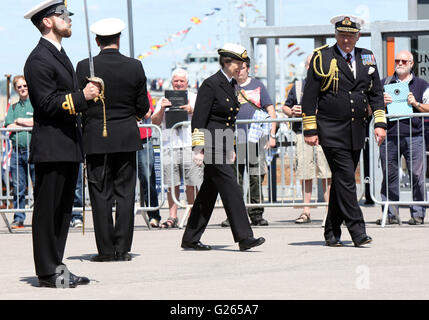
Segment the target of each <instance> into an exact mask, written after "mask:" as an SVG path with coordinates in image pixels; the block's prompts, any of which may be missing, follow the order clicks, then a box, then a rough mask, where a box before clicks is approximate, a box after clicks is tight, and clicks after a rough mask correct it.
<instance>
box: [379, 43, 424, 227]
mask: <svg viewBox="0 0 429 320" xmlns="http://www.w3.org/2000/svg"><path fill="white" fill-rule="evenodd" d="M413 65H414V59H413V55H412V54H411V52H409V51H406V50H403V51H400V52H399V53H398V54H397V55H396V57H395V74H394V75H393V76H391V77H387V78H385V79H383V80H382V83H383V84H385V85H386V84H391V83H400V82H405V83H407V84H408V87H409V90H410V92H409V94H408V104H409V105H410V106H412V107H413V113H418V112H429V89H428V86H429V84H428V83H427V82H426V81H425V80H423V79H420V78H417V77H416V76H415V75H414V72H412V68H413ZM392 101H393V100H392V97H391V96H390V95H389V94H388V93H386V92H385V93H384V104H385V105H388V104H389V103H392ZM410 124H411V128H410ZM398 127H399V128H398ZM398 136H399V139H398ZM386 149H387V150H386ZM398 151H399V152H398ZM424 151H425V144H424V139H423V129H422V118H421V117H414V118H411V122H410V119H401V120H399V121H397V120H396V119H391V120H390V121H388V124H387V138H386V141H385V142H384V143H383V144H382V145H381V147H380V156H381V166H382V169H383V183H382V184H381V197H382V199H383V201H386V199H387V198H389V200H390V201H399V177H398V157H399V159H401V156H404V158H405V160H406V163H407V168H408V172H410V177H412V179H411V181H412V183H413V189H412V190H413V200H414V201H424V200H425V166H424V159H425V153H424ZM386 154H387V164H388V165H387V169H386ZM386 170H387V171H386ZM387 173H388V178H387V176H386V175H387ZM387 180H388V183H389V185H388V190H387ZM393 207H396V212H397V210H398V206H389V208H388V218H387V221H386V224H398V223H399V221H398V219H397V217H396V215H395V214H394V210H393V209H394V208H393ZM425 213H426V207H425V206H421V205H412V206H410V214H411V219H410V220H409V221H408V224H411V225H416V224H423V223H424V218H425ZM376 223H377V224H379V225H380V224H381V219H378V220H377V221H376Z"/></svg>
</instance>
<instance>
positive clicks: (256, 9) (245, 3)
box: [235, 1, 266, 23]
mask: <svg viewBox="0 0 429 320" xmlns="http://www.w3.org/2000/svg"><path fill="white" fill-rule="evenodd" d="M235 7H236V8H237V9H245V8H246V7H247V8H250V9H252V11H254V12H256V13H257V14H258V15H257V16H256V18H255V20H254V21H253V22H254V23H255V22H256V20H258V19H262V20H264V21H265V20H266V17H265V16H264V15H263V14H262V11H261V10H259V9H258V8H256V6H255V5H254V4H253V3H249V2H246V1H245V2H243V3H242V4H240V5H238V4H237V5H236V6H235Z"/></svg>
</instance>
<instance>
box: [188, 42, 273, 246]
mask: <svg viewBox="0 0 429 320" xmlns="http://www.w3.org/2000/svg"><path fill="white" fill-rule="evenodd" d="M218 53H219V55H220V59H219V62H220V64H221V66H222V68H221V70H219V71H218V72H217V73H215V74H214V75H212V76H211V77H209V78H207V79H206V80H204V82H203V83H202V85H201V87H200V89H199V91H198V95H197V100H196V102H195V109H194V115H193V117H192V121H191V128H192V148H193V152H194V161H195V162H196V163H197V164H198V165H200V166H202V165H203V162H204V180H203V183H202V185H201V187H200V191H199V192H198V194H197V197H196V199H195V202H194V205H193V207H192V210H191V213H190V216H189V219H188V223H187V225H186V230H185V233H184V234H183V238H182V245H181V246H182V248H183V249H191V250H210V249H211V247H210V246H209V245H205V244H203V243H202V242H201V241H200V238H201V236H202V234H203V232H204V230H205V228H206V227H207V224H208V222H209V220H210V217H211V215H212V213H213V208H214V205H215V203H216V199H217V197H218V195H220V197H221V199H222V203H223V206H224V208H225V212H226V215H227V217H228V220H229V223H230V226H231V231H232V234H233V237H234V241H235V242H238V245H239V249H240V250H241V251H244V250H248V249H250V248H253V247H256V246H259V245H261V244H263V243H264V242H265V239H264V238H262V237H261V238H254V237H253V231H252V228H251V227H250V223H249V219H248V218H247V212H246V207H245V204H244V201H243V194H242V191H241V187H240V185H239V184H238V182H237V178H236V175H235V174H234V169H233V163H234V159H235V152H234V145H233V141H234V131H235V119H236V118H237V113H238V111H239V110H240V102H239V101H238V98H237V90H238V87H237V80H236V79H237V78H238V75H239V73H240V69H241V68H242V66H243V63H244V62H245V61H246V59H247V58H248V57H247V51H246V49H245V48H243V47H242V46H240V45H236V44H225V45H224V46H223V48H221V49H219V50H218ZM225 140H226V142H224V141H225Z"/></svg>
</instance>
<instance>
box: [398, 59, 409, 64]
mask: <svg viewBox="0 0 429 320" xmlns="http://www.w3.org/2000/svg"><path fill="white" fill-rule="evenodd" d="M400 62H401V63H402V64H407V63H408V62H410V60H404V59H395V63H396V64H399V63H400Z"/></svg>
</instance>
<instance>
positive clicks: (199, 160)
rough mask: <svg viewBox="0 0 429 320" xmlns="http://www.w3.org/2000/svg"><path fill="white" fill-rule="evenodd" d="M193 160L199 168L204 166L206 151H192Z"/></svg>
mask: <svg viewBox="0 0 429 320" xmlns="http://www.w3.org/2000/svg"><path fill="white" fill-rule="evenodd" d="M192 160H193V161H194V162H195V164H196V165H197V166H199V167H202V166H203V162H204V151H203V150H193V151H192Z"/></svg>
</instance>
